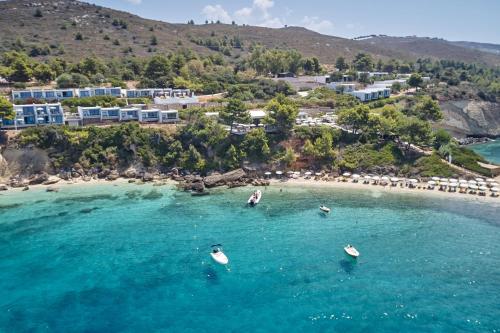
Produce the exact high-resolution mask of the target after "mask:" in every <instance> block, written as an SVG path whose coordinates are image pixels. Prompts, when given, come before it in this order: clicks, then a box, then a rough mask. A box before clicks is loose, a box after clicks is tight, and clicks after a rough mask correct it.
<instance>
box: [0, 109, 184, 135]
mask: <svg viewBox="0 0 500 333" xmlns="http://www.w3.org/2000/svg"><path fill="white" fill-rule="evenodd" d="M14 112H15V117H14V119H0V128H1V129H19V128H26V127H33V126H43V125H64V124H67V125H73V126H78V125H87V124H98V123H105V122H120V121H138V122H142V123H177V122H178V121H179V112H178V111H177V110H166V111H164V110H158V109H146V108H145V106H144V105H132V106H127V107H124V108H120V107H109V108H103V107H99V106H95V107H78V114H76V115H75V114H65V113H64V110H63V107H62V106H61V104H60V103H47V104H23V105H14Z"/></svg>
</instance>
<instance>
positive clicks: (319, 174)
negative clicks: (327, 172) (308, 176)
mask: <svg viewBox="0 0 500 333" xmlns="http://www.w3.org/2000/svg"><path fill="white" fill-rule="evenodd" d="M315 175H316V176H322V175H323V174H322V173H321V172H316V173H315Z"/></svg>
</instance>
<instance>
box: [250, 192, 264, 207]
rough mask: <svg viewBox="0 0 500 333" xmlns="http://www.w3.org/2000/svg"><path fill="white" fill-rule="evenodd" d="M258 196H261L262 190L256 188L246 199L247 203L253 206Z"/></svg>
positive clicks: (256, 202)
mask: <svg viewBox="0 0 500 333" xmlns="http://www.w3.org/2000/svg"><path fill="white" fill-rule="evenodd" d="M260 198H262V192H261V191H260V190H257V191H255V192H253V194H252V195H251V196H250V198H249V199H248V204H249V205H250V206H255V205H256V204H258V203H259V201H260Z"/></svg>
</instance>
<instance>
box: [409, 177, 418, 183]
mask: <svg viewBox="0 0 500 333" xmlns="http://www.w3.org/2000/svg"><path fill="white" fill-rule="evenodd" d="M408 181H409V182H410V183H418V180H416V179H415V178H412V179H409V180H408Z"/></svg>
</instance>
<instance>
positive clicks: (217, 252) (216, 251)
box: [210, 244, 229, 265]
mask: <svg viewBox="0 0 500 333" xmlns="http://www.w3.org/2000/svg"><path fill="white" fill-rule="evenodd" d="M210 255H211V256H212V259H213V260H214V261H215V262H216V263H218V264H221V265H227V264H228V263H229V259H228V258H227V257H226V255H225V254H224V252H222V245H221V244H217V245H212V252H211V253H210Z"/></svg>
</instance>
